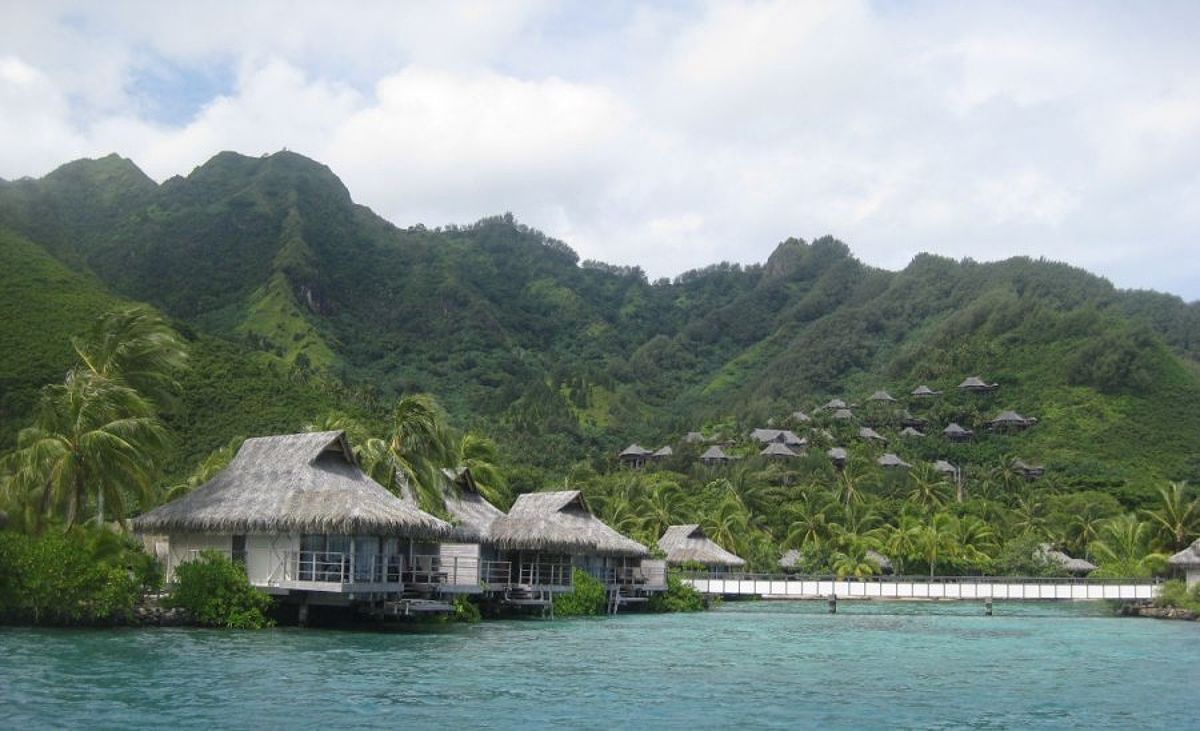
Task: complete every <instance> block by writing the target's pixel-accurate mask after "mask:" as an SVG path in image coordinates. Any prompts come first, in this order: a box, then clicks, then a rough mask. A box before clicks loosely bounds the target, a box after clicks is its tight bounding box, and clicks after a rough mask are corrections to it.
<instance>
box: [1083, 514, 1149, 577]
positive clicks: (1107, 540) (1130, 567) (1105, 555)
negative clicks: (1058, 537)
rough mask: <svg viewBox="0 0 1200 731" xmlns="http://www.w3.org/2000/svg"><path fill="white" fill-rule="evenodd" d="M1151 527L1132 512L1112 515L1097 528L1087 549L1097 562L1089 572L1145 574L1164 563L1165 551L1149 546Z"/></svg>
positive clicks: (1099, 574) (1098, 574)
mask: <svg viewBox="0 0 1200 731" xmlns="http://www.w3.org/2000/svg"><path fill="white" fill-rule="evenodd" d="M1152 533H1153V527H1152V526H1151V524H1150V523H1147V522H1145V521H1141V520H1138V519H1137V516H1136V515H1134V514H1133V513H1126V514H1125V515H1120V516H1117V517H1116V518H1112V519H1111V520H1109V521H1107V522H1106V523H1105V524H1104V527H1103V528H1101V530H1100V537H1099V538H1098V539H1096V540H1095V541H1093V542H1092V544H1091V546H1089V549H1090V550H1091V553H1092V555H1093V556H1095V557H1096V560H1097V561H1098V562H1099V564H1100V568H1098V569H1097V570H1096V571H1095V572H1094V573H1093V574H1092V575H1093V576H1100V577H1120V578H1130V577H1145V576H1150V575H1152V574H1154V573H1156V572H1158V571H1161V570H1162V569H1163V568H1164V567H1165V566H1166V560H1167V557H1166V555H1165V554H1162V553H1156V552H1154V551H1152V550H1151V548H1150V538H1151V535H1152Z"/></svg>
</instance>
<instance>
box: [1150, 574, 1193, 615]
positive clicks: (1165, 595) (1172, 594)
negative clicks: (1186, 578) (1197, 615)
mask: <svg viewBox="0 0 1200 731" xmlns="http://www.w3.org/2000/svg"><path fill="white" fill-rule="evenodd" d="M1154 606H1156V607H1174V608H1177V609H1190V610H1191V611H1193V612H1200V584H1197V585H1196V586H1193V587H1192V589H1191V591H1188V588H1187V584H1185V583H1183V580H1182V579H1172V580H1171V581H1168V582H1166V583H1164V584H1163V585H1162V589H1161V590H1160V591H1159V593H1158V596H1157V597H1155V598H1154Z"/></svg>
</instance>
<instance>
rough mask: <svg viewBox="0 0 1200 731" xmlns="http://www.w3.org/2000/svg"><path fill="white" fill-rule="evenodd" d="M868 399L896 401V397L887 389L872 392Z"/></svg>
mask: <svg viewBox="0 0 1200 731" xmlns="http://www.w3.org/2000/svg"><path fill="white" fill-rule="evenodd" d="M867 400H868V401H891V402H894V401H895V400H896V399H894V398H892V395H891V394H890V393H888V392H887V391H876V392H875V393H873V394H871V395H870V397H868V398H867Z"/></svg>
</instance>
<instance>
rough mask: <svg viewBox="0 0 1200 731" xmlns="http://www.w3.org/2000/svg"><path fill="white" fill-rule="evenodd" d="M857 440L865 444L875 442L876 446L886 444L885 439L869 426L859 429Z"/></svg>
mask: <svg viewBox="0 0 1200 731" xmlns="http://www.w3.org/2000/svg"><path fill="white" fill-rule="evenodd" d="M858 438H859V439H862V440H863V441H867V442H876V443H878V444H887V437H885V436H883V435H882V434H880V433H879V432H877V431H875V430H874V429H872V428H871V427H869V426H863V427H859V429H858Z"/></svg>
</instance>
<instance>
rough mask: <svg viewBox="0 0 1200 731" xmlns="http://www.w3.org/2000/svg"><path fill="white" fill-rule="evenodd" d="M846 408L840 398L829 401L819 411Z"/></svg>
mask: <svg viewBox="0 0 1200 731" xmlns="http://www.w3.org/2000/svg"><path fill="white" fill-rule="evenodd" d="M844 408H846V402H845V401H843V400H841V399H840V398H835V399H829V400H828V401H826V402H825V405H824V406H822V407H821V409H820V410H821V411H837V410H838V409H844Z"/></svg>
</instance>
